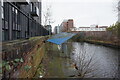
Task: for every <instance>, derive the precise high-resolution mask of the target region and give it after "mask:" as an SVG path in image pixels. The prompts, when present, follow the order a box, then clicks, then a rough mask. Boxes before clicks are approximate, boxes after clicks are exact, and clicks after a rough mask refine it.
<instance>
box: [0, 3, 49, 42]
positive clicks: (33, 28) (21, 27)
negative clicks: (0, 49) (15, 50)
mask: <svg viewBox="0 0 120 80" xmlns="http://www.w3.org/2000/svg"><path fill="white" fill-rule="evenodd" d="M3 13H4V17H3V18H2V24H3V25H2V29H3V32H2V33H3V41H6V40H15V39H23V38H24V39H25V38H29V37H34V36H45V35H48V34H49V31H47V30H46V29H45V28H44V27H42V25H41V24H40V23H38V22H37V21H36V20H34V18H33V17H32V16H31V15H30V13H29V12H24V11H22V10H21V9H20V8H19V7H17V6H16V5H14V4H13V3H11V2H4V6H3Z"/></svg>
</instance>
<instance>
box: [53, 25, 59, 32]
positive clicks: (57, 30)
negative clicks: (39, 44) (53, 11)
mask: <svg viewBox="0 0 120 80" xmlns="http://www.w3.org/2000/svg"><path fill="white" fill-rule="evenodd" d="M54 33H55V34H58V33H60V26H59V25H58V26H55V28H54Z"/></svg>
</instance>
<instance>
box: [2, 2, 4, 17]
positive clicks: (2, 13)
mask: <svg viewBox="0 0 120 80" xmlns="http://www.w3.org/2000/svg"><path fill="white" fill-rule="evenodd" d="M1 13H2V19H4V4H3V0H1Z"/></svg>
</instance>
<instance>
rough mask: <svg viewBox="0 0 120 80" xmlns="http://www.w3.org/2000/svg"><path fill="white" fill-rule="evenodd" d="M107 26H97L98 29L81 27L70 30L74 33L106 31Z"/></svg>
mask: <svg viewBox="0 0 120 80" xmlns="http://www.w3.org/2000/svg"><path fill="white" fill-rule="evenodd" d="M106 28H107V26H96V27H79V28H70V29H71V31H72V32H75V31H78V32H79V31H106Z"/></svg>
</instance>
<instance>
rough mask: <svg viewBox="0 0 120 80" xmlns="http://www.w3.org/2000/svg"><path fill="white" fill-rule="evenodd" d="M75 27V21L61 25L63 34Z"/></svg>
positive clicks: (66, 21) (68, 21) (71, 20)
mask: <svg viewBox="0 0 120 80" xmlns="http://www.w3.org/2000/svg"><path fill="white" fill-rule="evenodd" d="M73 27H74V21H73V19H68V20H64V21H63V22H62V23H61V25H60V28H61V32H69V31H70V28H73Z"/></svg>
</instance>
